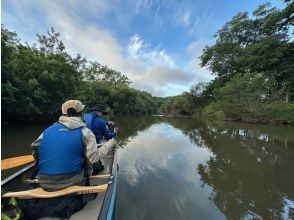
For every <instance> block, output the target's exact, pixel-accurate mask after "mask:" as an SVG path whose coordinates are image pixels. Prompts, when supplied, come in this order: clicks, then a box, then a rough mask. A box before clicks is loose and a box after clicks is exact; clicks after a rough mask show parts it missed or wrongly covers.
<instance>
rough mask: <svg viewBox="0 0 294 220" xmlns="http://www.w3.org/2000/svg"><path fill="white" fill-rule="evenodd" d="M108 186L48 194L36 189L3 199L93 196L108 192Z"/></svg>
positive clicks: (82, 187)
mask: <svg viewBox="0 0 294 220" xmlns="http://www.w3.org/2000/svg"><path fill="white" fill-rule="evenodd" d="M107 186H108V184H103V185H98V186H70V187H67V188H65V189H62V190H58V191H54V192H48V191H45V190H44V189H42V188H36V189H31V190H25V191H19V192H8V193H5V194H4V195H2V198H10V197H14V198H18V199H37V198H40V199H49V198H56V197H60V196H65V195H70V194H77V195H81V194H91V193H99V192H105V191H106V190H107Z"/></svg>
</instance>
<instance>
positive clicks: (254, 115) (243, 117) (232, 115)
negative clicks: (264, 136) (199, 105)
mask: <svg viewBox="0 0 294 220" xmlns="http://www.w3.org/2000/svg"><path fill="white" fill-rule="evenodd" d="M248 106H249V104H248ZM229 107H230V108H229ZM201 115H203V116H204V117H209V118H215V119H218V120H224V121H243V122H247V123H254V124H294V103H285V102H274V103H269V104H263V105H261V104H258V105H255V106H252V107H251V108H248V107H246V108H240V106H236V107H233V106H224V105H222V103H220V102H216V103H211V104H210V105H208V106H206V107H204V108H203V109H202V110H201Z"/></svg>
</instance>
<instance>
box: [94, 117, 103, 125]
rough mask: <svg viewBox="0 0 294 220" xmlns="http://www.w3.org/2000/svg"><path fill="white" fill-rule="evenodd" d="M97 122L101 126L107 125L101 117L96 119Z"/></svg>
mask: <svg viewBox="0 0 294 220" xmlns="http://www.w3.org/2000/svg"><path fill="white" fill-rule="evenodd" d="M94 120H95V122H97V123H100V124H105V121H104V120H103V118H100V117H94Z"/></svg>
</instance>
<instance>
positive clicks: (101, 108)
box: [90, 103, 107, 114]
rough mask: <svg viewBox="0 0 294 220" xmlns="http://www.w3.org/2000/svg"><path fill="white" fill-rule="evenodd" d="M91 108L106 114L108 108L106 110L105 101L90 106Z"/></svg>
mask: <svg viewBox="0 0 294 220" xmlns="http://www.w3.org/2000/svg"><path fill="white" fill-rule="evenodd" d="M90 110H91V111H92V112H94V111H97V112H102V113H104V114H107V112H106V110H105V105H104V103H99V104H98V105H95V106H93V107H91V108H90Z"/></svg>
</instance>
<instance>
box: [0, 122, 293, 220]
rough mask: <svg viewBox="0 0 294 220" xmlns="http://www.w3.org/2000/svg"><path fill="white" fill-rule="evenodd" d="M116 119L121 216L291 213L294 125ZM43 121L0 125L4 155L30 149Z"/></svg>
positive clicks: (249, 216) (287, 216)
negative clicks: (6, 125)
mask: <svg viewBox="0 0 294 220" xmlns="http://www.w3.org/2000/svg"><path fill="white" fill-rule="evenodd" d="M113 120H114V121H116V122H117V124H118V125H119V128H120V135H119V137H118V139H117V140H118V145H119V149H118V162H119V166H120V170H119V176H118V190H117V201H116V218H117V219H118V220H133V219H134V220H140V219H148V220H152V219H160V220H165V219H169V220H171V219H184V220H187V219H294V175H293V168H294V127H291V126H270V125H253V124H245V123H229V122H221V121H208V120H201V119H193V118H163V117H119V118H114V119H113ZM46 126H47V125H44V124H41V125H34V126H32V125H30V126H11V127H4V128H2V143H1V144H2V148H1V153H2V159H4V158H7V157H12V156H18V155H24V154H28V153H29V152H30V149H29V144H30V143H31V142H32V141H33V140H34V139H35V138H37V136H38V135H39V134H40V133H41V132H42V130H43V129H44V128H45V127H46ZM12 172H15V170H10V171H9V172H2V178H3V177H5V176H7V175H9V174H11V173H12Z"/></svg>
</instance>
